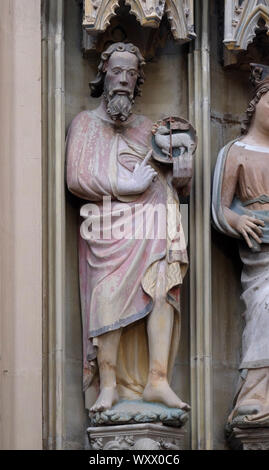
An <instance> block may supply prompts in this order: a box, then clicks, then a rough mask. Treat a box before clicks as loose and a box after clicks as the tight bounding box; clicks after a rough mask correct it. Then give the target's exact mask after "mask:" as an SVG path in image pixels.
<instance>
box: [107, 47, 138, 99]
mask: <svg viewBox="0 0 269 470" xmlns="http://www.w3.org/2000/svg"><path fill="white" fill-rule="evenodd" d="M105 71H106V78H105V84H106V87H107V90H108V91H109V92H110V93H114V94H115V93H117V94H121V95H129V96H131V98H133V95H134V89H135V85H136V81H137V77H138V58H137V57H136V55H134V54H131V53H130V52H127V51H124V52H117V51H116V52H114V53H113V54H112V55H111V57H110V58H109V60H108V62H107V64H106V67H105Z"/></svg>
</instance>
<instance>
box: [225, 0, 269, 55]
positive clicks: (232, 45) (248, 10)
mask: <svg viewBox="0 0 269 470" xmlns="http://www.w3.org/2000/svg"><path fill="white" fill-rule="evenodd" d="M260 19H263V20H264V22H265V27H266V29H267V34H268V33H269V0H243V1H241V2H240V1H239V0H226V2H225V30H224V41H223V42H224V44H225V46H226V47H227V49H229V50H233V51H238V50H246V49H247V47H248V45H249V44H250V43H251V42H252V41H253V38H254V37H255V36H256V30H257V28H258V27H259V25H258V22H259V20H260Z"/></svg>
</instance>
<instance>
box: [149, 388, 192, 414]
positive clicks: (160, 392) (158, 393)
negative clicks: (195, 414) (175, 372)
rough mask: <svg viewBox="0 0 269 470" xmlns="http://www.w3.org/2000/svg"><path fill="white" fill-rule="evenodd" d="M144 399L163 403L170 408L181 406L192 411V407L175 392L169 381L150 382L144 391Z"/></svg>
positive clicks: (182, 408)
mask: <svg viewBox="0 0 269 470" xmlns="http://www.w3.org/2000/svg"><path fill="white" fill-rule="evenodd" d="M143 399H144V400H145V401H149V402H158V403H163V404H164V405H166V406H168V407H169V408H180V409H181V410H185V411H190V409H191V407H190V405H188V404H187V403H184V401H182V400H180V398H179V397H178V396H177V395H176V394H175V392H173V390H172V389H171V387H170V386H169V384H168V382H167V381H159V382H154V383H150V382H149V383H148V384H147V386H146V387H145V390H144V393H143Z"/></svg>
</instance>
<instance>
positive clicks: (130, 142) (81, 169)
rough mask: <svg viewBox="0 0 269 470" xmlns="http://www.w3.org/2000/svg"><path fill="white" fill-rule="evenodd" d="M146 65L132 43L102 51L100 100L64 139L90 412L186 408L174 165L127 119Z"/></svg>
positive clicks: (181, 247)
mask: <svg viewBox="0 0 269 470" xmlns="http://www.w3.org/2000/svg"><path fill="white" fill-rule="evenodd" d="M143 65H144V60H143V57H142V56H141V54H140V52H139V50H138V48H137V47H135V46H134V45H132V44H124V43H116V44H113V45H111V46H110V47H109V48H108V49H107V50H106V51H105V52H103V54H102V56H101V62H100V65H99V67H98V75H97V77H96V79H95V80H94V81H93V82H91V84H90V86H91V93H92V96H93V97H99V96H102V99H101V104H100V106H99V107H98V108H97V109H95V110H94V111H83V112H81V113H80V114H79V115H78V116H77V117H76V118H75V119H74V120H73V122H72V124H71V126H70V129H69V133H68V138H67V184H68V188H69V190H70V191H71V192H72V193H73V194H75V195H76V196H78V197H79V198H81V199H85V200H86V201H90V203H87V204H85V205H83V206H82V208H81V216H82V217H83V218H84V223H83V224H82V225H81V236H80V238H79V265H80V288H81V308H82V318H83V355H84V390H85V391H86V397H87V407H89V408H90V409H91V411H92V412H100V411H102V410H108V409H110V408H111V407H112V406H113V405H114V404H115V403H116V402H117V401H118V400H119V398H120V399H127V400H134V399H143V400H144V401H145V402H159V403H162V404H164V405H166V406H167V407H173V408H178V409H184V410H189V409H190V407H189V405H187V404H186V403H184V402H183V401H182V400H181V399H180V398H179V397H178V396H177V395H176V394H175V393H174V392H173V391H172V389H171V388H170V385H169V381H170V378H171V372H172V368H173V364H174V360H175V357H176V353H177V349H178V344H179V336H180V285H181V284H182V281H183V278H184V275H185V272H186V269H187V262H188V260H187V252H186V246H185V239H184V234H183V230H182V225H181V217H180V211H179V201H178V194H177V190H176V188H175V187H174V185H173V174H172V171H171V166H165V165H163V166H162V165H161V164H160V163H157V162H156V161H154V160H153V158H152V149H151V139H152V127H153V124H152V122H151V121H150V120H149V119H148V118H146V117H144V116H140V115H135V114H132V106H133V103H134V99H135V98H136V96H137V95H139V94H140V89H141V85H142V84H143V81H144V73H143ZM189 179H190V178H187V180H188V181H187V180H186V181H185V182H184V185H185V183H187V184H189ZM145 210H146V214H145ZM156 213H157V219H158V220H157V222H156ZM145 215H146V216H145ZM90 228H91V230H89V229H90ZM160 232H162V233H160Z"/></svg>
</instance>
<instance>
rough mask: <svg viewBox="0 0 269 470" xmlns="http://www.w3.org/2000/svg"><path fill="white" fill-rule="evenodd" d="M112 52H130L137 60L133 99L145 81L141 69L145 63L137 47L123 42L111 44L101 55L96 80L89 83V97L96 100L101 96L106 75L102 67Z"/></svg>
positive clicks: (138, 93)
mask: <svg viewBox="0 0 269 470" xmlns="http://www.w3.org/2000/svg"><path fill="white" fill-rule="evenodd" d="M114 52H130V53H131V54H134V55H135V56H136V57H137V58H138V78H137V82H136V85H135V89H134V97H136V96H139V95H140V94H141V86H142V85H143V83H144V81H145V75H144V72H143V69H142V67H143V65H145V61H144V58H143V57H142V55H141V52H140V50H139V49H138V47H136V46H134V45H133V44H131V43H124V42H116V43H114V44H111V46H109V47H108V48H107V49H106V50H105V51H104V52H103V53H102V54H101V61H100V64H99V66H98V73H97V75H96V78H95V79H94V80H93V81H92V82H90V83H89V86H90V89H91V96H93V97H94V98H98V97H99V96H101V95H102V93H103V91H104V82H105V75H106V72H104V65H105V63H106V62H107V61H108V60H109V58H110V57H111V56H112V54H113V53H114Z"/></svg>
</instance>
